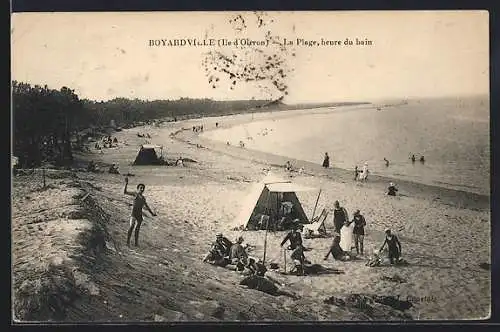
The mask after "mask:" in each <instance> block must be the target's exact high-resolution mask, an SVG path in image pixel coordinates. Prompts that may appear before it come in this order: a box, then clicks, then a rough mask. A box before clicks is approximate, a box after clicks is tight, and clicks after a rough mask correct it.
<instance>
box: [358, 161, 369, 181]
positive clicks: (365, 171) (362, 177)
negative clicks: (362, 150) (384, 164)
mask: <svg viewBox="0 0 500 332" xmlns="http://www.w3.org/2000/svg"><path fill="white" fill-rule="evenodd" d="M368 172H369V171H368V163H365V164H364V165H363V170H362V171H361V173H360V174H359V179H360V180H361V181H365V180H366V179H367V178H368Z"/></svg>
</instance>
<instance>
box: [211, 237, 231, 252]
mask: <svg viewBox="0 0 500 332" xmlns="http://www.w3.org/2000/svg"><path fill="white" fill-rule="evenodd" d="M215 243H218V244H219V245H221V246H222V248H223V251H224V256H227V255H229V252H230V251H231V247H232V246H233V242H231V240H229V239H228V238H227V237H225V236H224V235H222V233H217V235H216V237H215Z"/></svg>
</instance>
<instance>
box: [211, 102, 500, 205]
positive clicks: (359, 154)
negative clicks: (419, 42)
mask: <svg viewBox="0 0 500 332" xmlns="http://www.w3.org/2000/svg"><path fill="white" fill-rule="evenodd" d="M325 111H327V109H325ZM489 116H490V115H489V101H488V99H487V98H461V99H433V100H412V101H409V103H408V104H406V105H399V106H393V107H383V108H382V109H381V110H377V109H376V108H366V107H353V108H349V107H348V108H338V109H334V108H332V109H331V111H330V112H325V113H321V112H319V113H315V114H309V115H300V116H296V117H290V118H283V119H279V120H265V121H259V120H256V121H254V122H250V123H247V124H244V125H239V126H235V127H232V128H228V129H219V130H215V131H210V132H206V133H205V134H204V136H205V137H207V138H211V139H215V140H219V141H222V142H226V141H229V142H230V143H231V144H234V145H237V144H238V143H239V141H240V140H241V141H243V142H244V143H245V147H246V148H248V149H255V150H260V151H265V152H269V153H274V154H278V155H283V156H289V157H290V158H294V159H301V160H307V161H311V162H317V163H322V161H323V155H324V153H325V152H328V154H329V155H330V165H331V166H334V167H339V168H344V169H354V166H355V165H358V166H359V167H360V168H361V167H362V166H363V163H365V162H367V163H368V166H369V169H370V171H371V172H372V173H373V174H379V175H384V176H390V177H394V178H401V179H405V180H410V181H415V182H420V183H426V184H432V185H438V186H445V187H451V188H454V189H459V190H465V191H471V192H475V193H480V194H486V195H489V193H490V135H489V132H490V131H489V130H490V129H489ZM412 154H415V157H416V158H417V161H416V162H415V163H412V162H411V160H410V156H411V155H412ZM421 155H424V156H425V159H426V161H425V163H424V164H422V163H420V162H419V161H418V160H419V158H420V156H421ZM384 157H385V158H387V159H388V160H389V161H390V165H389V167H386V166H385V163H384V160H383V158H384Z"/></svg>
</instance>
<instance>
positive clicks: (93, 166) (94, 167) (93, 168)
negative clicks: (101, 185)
mask: <svg viewBox="0 0 500 332" xmlns="http://www.w3.org/2000/svg"><path fill="white" fill-rule="evenodd" d="M87 171H89V172H98V171H99V167H97V165H96V164H95V163H94V161H93V160H91V161H90V162H89V164H88V165H87Z"/></svg>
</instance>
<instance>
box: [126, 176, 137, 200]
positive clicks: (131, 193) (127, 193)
mask: <svg viewBox="0 0 500 332" xmlns="http://www.w3.org/2000/svg"><path fill="white" fill-rule="evenodd" d="M127 186H128V177H125V188H123V193H124V194H125V195H130V196H134V195H135V193H134V192H131V191H128V190H127Z"/></svg>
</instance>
